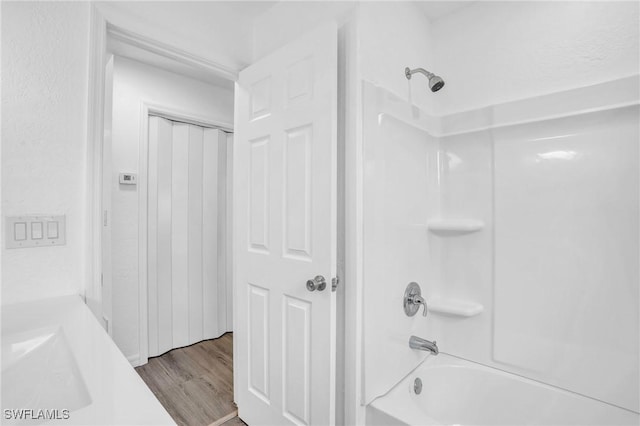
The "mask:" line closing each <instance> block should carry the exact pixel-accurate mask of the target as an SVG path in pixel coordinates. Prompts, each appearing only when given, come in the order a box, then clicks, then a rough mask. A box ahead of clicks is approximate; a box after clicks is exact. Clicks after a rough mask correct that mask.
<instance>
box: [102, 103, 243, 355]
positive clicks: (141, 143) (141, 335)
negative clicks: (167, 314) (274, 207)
mask: <svg viewBox="0 0 640 426" xmlns="http://www.w3.org/2000/svg"><path fill="white" fill-rule="evenodd" d="M150 116H158V117H162V118H166V119H167V120H171V121H178V122H181V123H185V124H193V125H196V126H201V127H207V128H213V129H218V130H222V131H223V132H226V133H233V123H228V122H224V121H218V120H212V119H210V118H208V117H204V116H201V115H199V114H198V113H196V112H193V111H186V110H180V109H176V108H172V107H169V106H166V105H161V104H155V103H152V102H147V101H142V102H141V103H140V138H139V140H138V358H137V359H131V360H129V361H130V362H131V364H132V365H133V366H134V367H136V366H138V365H143V364H146V363H147V361H148V360H149V314H148V308H149V305H148V300H149V297H148V295H149V279H148V269H149V264H148V263H149V247H148V245H147V242H148V231H149V193H148V191H149V182H148V181H149V117H150ZM227 148H228V147H227ZM225 161H227V159H225ZM227 164H228V161H227ZM229 173H233V170H229V169H227V181H228V175H229ZM225 194H226V191H225ZM226 207H227V206H225V208H226ZM226 226H227V227H229V221H228V220H227V224H226ZM103 247H104V246H103ZM225 252H226V253H227V256H226V259H227V262H228V261H229V259H230V258H231V257H232V255H231V256H230V255H229V254H230V248H229V247H225ZM224 266H225V272H226V271H227V270H228V268H227V265H224ZM227 280H228V278H227ZM227 280H225V285H228V283H227Z"/></svg>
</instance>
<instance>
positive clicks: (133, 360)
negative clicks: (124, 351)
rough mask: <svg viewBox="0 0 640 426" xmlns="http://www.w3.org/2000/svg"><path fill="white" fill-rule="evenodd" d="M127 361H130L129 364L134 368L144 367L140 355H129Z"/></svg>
mask: <svg viewBox="0 0 640 426" xmlns="http://www.w3.org/2000/svg"><path fill="white" fill-rule="evenodd" d="M127 361H129V364H131V366H132V367H139V366H140V365H142V364H141V363H140V354H133V355H129V356H128V357H127Z"/></svg>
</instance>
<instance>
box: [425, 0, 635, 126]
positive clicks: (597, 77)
mask: <svg viewBox="0 0 640 426" xmlns="http://www.w3.org/2000/svg"><path fill="white" fill-rule="evenodd" d="M639 8H640V5H639V4H638V2H621V1H601V2H598V1H578V2H574V1H541V2H537V1H534V2H525V1H518V2H508V1H505V2H493V1H486V2H485V1H478V2H474V3H473V4H471V5H469V6H467V7H465V8H463V9H460V10H458V11H456V12H454V13H451V14H449V15H446V16H444V17H442V18H440V19H437V20H435V21H434V22H433V23H432V26H431V39H432V43H433V46H434V48H435V55H436V58H437V73H439V75H442V76H443V77H444V79H445V80H446V87H445V90H442V91H441V92H438V94H437V95H436V96H437V115H444V114H449V113H452V112H457V111H463V110H468V109H473V108H477V107H481V106H486V105H493V104H496V103H502V102H507V101H512V100H516V99H521V98H527V97H530V96H534V95H540V94H546V93H553V92H557V91H560V90H566V89H571V88H576V87H582V86H586V85H590V84H595V83H600V82H603V81H608V80H613V79H616V78H620V77H626V76H629V75H632V74H635V73H637V72H638V63H639V62H640V58H639V55H640V52H639V51H638V48H637V46H638V39H639V37H640V34H639V32H638V21H639V20H640V16H639V11H638V10H639ZM434 69H435V68H434Z"/></svg>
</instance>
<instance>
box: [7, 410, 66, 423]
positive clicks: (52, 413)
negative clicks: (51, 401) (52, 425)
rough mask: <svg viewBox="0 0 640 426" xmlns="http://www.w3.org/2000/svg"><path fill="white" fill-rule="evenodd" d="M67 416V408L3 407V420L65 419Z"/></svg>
mask: <svg viewBox="0 0 640 426" xmlns="http://www.w3.org/2000/svg"><path fill="white" fill-rule="evenodd" d="M69 417H70V416H69V410H67V409H62V410H59V409H57V408H54V409H36V410H34V409H32V408H17V409H9V408H5V409H4V419H5V420H67V419H69Z"/></svg>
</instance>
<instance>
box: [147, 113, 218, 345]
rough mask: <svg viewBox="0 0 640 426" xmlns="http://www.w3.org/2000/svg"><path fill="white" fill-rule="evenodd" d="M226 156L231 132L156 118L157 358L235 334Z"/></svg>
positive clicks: (152, 304)
mask: <svg viewBox="0 0 640 426" xmlns="http://www.w3.org/2000/svg"><path fill="white" fill-rule="evenodd" d="M225 158H226V134H225V133H224V132H222V131H220V130H217V129H210V128H204V127H200V126H195V125H192V124H185V123H179V122H174V121H170V120H167V119H164V118H161V117H150V119H149V176H148V179H149V180H148V188H149V189H148V191H149V192H148V206H149V210H148V214H149V217H148V223H149V225H148V226H149V232H148V235H149V240H148V262H149V263H148V300H149V322H148V323H149V356H156V355H159V354H162V353H164V352H166V351H168V350H170V349H173V348H177V347H181V346H186V345H190V344H192V343H196V342H199V341H201V340H204V339H211V338H214V337H218V336H220V335H221V334H223V333H225V332H226V331H227V325H226V321H225V318H226V291H225V283H224V279H225V275H224V273H225V265H224V262H221V260H224V257H223V251H224V250H223V249H224V247H220V245H221V242H222V244H224V226H225V225H224V202H225V197H226V191H225V188H224V179H221V178H220V176H224V174H225V173H226V161H225ZM219 211H222V215H219V213H218V212H219Z"/></svg>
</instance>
